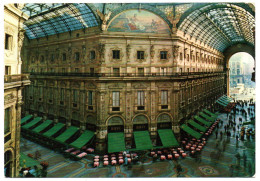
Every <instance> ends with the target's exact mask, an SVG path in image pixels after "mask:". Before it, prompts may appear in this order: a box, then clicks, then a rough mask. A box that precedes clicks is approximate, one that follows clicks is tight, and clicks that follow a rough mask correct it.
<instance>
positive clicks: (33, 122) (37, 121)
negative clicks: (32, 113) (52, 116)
mask: <svg viewBox="0 0 260 181" xmlns="http://www.w3.org/2000/svg"><path fill="white" fill-rule="evenodd" d="M41 120H42V118H41V117H37V118H34V119H33V120H32V121H30V122H29V123H27V124H25V125H23V126H22V128H24V129H29V128H31V127H33V126H34V125H36V124H37V123H39V122H40V121H41Z"/></svg>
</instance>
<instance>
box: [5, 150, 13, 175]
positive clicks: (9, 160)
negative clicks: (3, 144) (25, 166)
mask: <svg viewBox="0 0 260 181" xmlns="http://www.w3.org/2000/svg"><path fill="white" fill-rule="evenodd" d="M4 169H5V170H4V171H5V176H6V177H13V176H14V150H13V149H12V148H8V149H6V150H5V152H4Z"/></svg>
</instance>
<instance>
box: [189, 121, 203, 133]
mask: <svg viewBox="0 0 260 181" xmlns="http://www.w3.org/2000/svg"><path fill="white" fill-rule="evenodd" d="M188 123H189V124H190V125H192V126H194V127H195V128H197V129H198V130H200V131H202V132H203V133H204V132H205V131H207V128H205V127H203V126H201V125H200V124H198V123H196V122H195V121H193V120H191V119H190V120H189V121H188Z"/></svg>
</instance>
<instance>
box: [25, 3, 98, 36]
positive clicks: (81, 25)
mask: <svg viewBox="0 0 260 181" xmlns="http://www.w3.org/2000/svg"><path fill="white" fill-rule="evenodd" d="M22 10H23V12H24V13H26V14H28V15H30V16H31V17H30V18H29V20H27V21H26V22H25V23H24V29H25V30H26V35H27V37H28V38H29V39H35V38H40V37H46V36H50V35H54V34H59V33H64V32H71V31H74V30H78V29H85V28H88V27H94V26H97V25H98V20H97V18H96V16H95V15H94V13H93V12H92V10H91V9H90V8H89V6H88V5H87V4H85V3H79V4H78V3H73V4H61V3H55V4H54V3H52V4H31V3H27V4H25V7H24V8H23V9H22Z"/></svg>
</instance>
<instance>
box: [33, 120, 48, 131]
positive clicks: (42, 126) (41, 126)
mask: <svg viewBox="0 0 260 181" xmlns="http://www.w3.org/2000/svg"><path fill="white" fill-rule="evenodd" d="M52 122H53V121H52V120H46V121H44V122H43V123H42V124H40V125H39V126H37V127H36V128H34V129H33V130H32V131H33V132H36V133H39V132H41V131H42V130H44V129H45V128H47V127H48V126H49V125H50V124H51V123H52Z"/></svg>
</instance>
